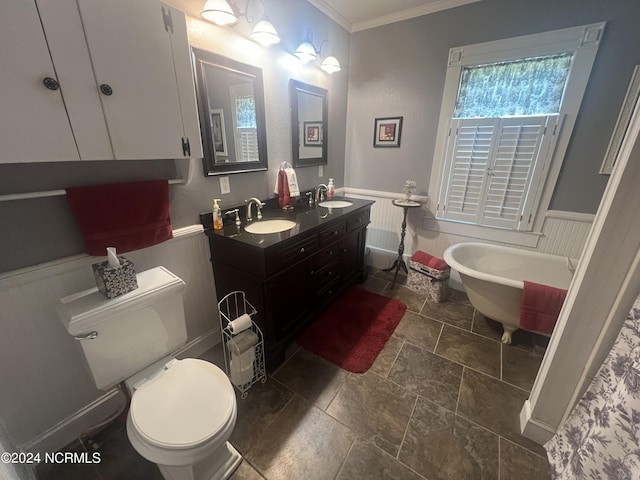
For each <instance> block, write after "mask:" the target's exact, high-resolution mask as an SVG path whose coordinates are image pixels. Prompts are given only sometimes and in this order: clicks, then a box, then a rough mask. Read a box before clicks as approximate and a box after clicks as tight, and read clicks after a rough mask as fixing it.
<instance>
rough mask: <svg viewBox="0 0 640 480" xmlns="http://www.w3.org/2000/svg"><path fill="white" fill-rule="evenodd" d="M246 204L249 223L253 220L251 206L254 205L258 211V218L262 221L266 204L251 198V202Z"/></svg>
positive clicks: (246, 201) (247, 201)
mask: <svg viewBox="0 0 640 480" xmlns="http://www.w3.org/2000/svg"><path fill="white" fill-rule="evenodd" d="M244 203H245V205H246V206H247V222H250V221H252V220H253V218H252V217H251V205H253V204H254V203H255V205H256V209H257V211H258V213H257V214H256V217H257V218H258V220H261V219H262V207H264V205H265V204H264V203H262V202H261V201H260V200H258V199H257V198H256V197H253V198H250V199H249V200H245V201H244Z"/></svg>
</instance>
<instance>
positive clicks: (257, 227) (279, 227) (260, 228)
mask: <svg viewBox="0 0 640 480" xmlns="http://www.w3.org/2000/svg"><path fill="white" fill-rule="evenodd" d="M295 226H296V222H292V221H291V220H284V219H282V218H275V219H272V220H257V221H255V222H254V223H250V224H249V225H247V226H246V227H244V229H245V230H246V231H247V232H249V233H261V234H267V233H279V232H284V231H286V230H289V229H291V228H293V227H295Z"/></svg>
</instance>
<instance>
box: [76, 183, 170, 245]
mask: <svg viewBox="0 0 640 480" xmlns="http://www.w3.org/2000/svg"><path fill="white" fill-rule="evenodd" d="M66 191H67V200H68V201H69V206H70V207H71V211H72V212H73V214H74V215H75V217H76V220H77V221H78V225H79V226H80V231H81V232H82V238H83V240H84V245H85V250H86V252H87V253H88V254H89V255H96V256H104V255H106V254H107V250H106V249H107V247H116V250H117V251H118V253H125V252H130V251H132V250H138V249H140V248H144V247H150V246H151V245H155V244H157V243H161V242H164V241H165V240H168V239H170V238H172V237H173V229H172V228H171V218H170V215H169V184H168V182H167V180H151V181H147V182H133V183H118V184H112V185H93V186H88V187H72V188H67V189H66Z"/></svg>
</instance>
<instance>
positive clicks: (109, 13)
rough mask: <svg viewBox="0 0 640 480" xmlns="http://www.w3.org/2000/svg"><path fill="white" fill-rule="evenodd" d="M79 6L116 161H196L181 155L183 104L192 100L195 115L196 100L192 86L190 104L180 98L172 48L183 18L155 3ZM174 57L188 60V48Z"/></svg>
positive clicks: (88, 1)
mask: <svg viewBox="0 0 640 480" xmlns="http://www.w3.org/2000/svg"><path fill="white" fill-rule="evenodd" d="M78 6H79V9H80V15H81V17H82V23H83V26H84V31H85V36H86V39H87V45H88V47H89V52H90V54H91V60H92V65H93V72H94V75H95V79H96V84H97V88H98V91H99V98H100V101H101V103H102V108H103V110H104V116H105V118H106V121H107V126H108V130H109V136H110V138H111V145H112V147H113V151H114V154H115V158H116V159H127V160H128V159H155V158H183V157H185V156H192V155H185V153H184V152H183V140H185V141H186V138H185V131H184V125H183V121H182V112H181V105H180V103H181V101H184V102H185V103H186V104H188V103H189V101H190V100H191V101H192V103H193V108H191V109H190V111H191V114H192V115H197V114H196V113H195V112H196V108H195V94H193V86H191V93H192V95H191V97H192V98H181V96H180V94H179V91H180V88H179V86H178V83H177V77H176V71H175V64H174V48H173V47H174V46H173V45H172V41H173V39H172V36H173V35H174V32H175V30H176V29H177V27H178V25H179V24H180V23H185V20H184V15H183V14H182V13H181V12H179V11H178V10H175V9H173V8H170V7H168V6H165V5H163V4H162V3H160V2H158V1H157V0H136V1H134V2H132V1H130V0H109V1H96V0H78ZM183 28H186V27H183ZM180 33H185V32H184V31H181V32H180ZM180 40H181V39H176V42H179V41H180ZM175 53H176V55H186V56H187V58H188V55H189V53H188V48H185V47H184V46H182V48H177V49H176V51H175ZM182 66H183V67H184V63H183V64H182ZM181 73H184V72H181ZM191 82H192V81H191ZM199 141H200V136H199V134H198V135H197V136H194V137H193V138H189V144H191V143H192V142H193V143H194V145H195V146H197V145H198V144H199ZM193 153H194V152H192V154H193ZM195 153H200V154H201V148H200V149H199V150H198V149H197V148H196V149H195Z"/></svg>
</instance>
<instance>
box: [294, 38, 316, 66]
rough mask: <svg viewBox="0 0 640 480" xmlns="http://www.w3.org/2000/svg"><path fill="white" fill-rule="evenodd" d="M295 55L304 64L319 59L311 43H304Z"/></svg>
mask: <svg viewBox="0 0 640 480" xmlns="http://www.w3.org/2000/svg"><path fill="white" fill-rule="evenodd" d="M294 55H295V56H296V57H298V58H299V59H300V60H301V61H302V63H309V62H312V61H314V60H315V59H316V58H318V55H317V54H316V49H315V48H314V46H313V45H311V44H310V43H309V42H302V43H301V44H300V46H299V47H298V48H297V49H296V51H295V53H294Z"/></svg>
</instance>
